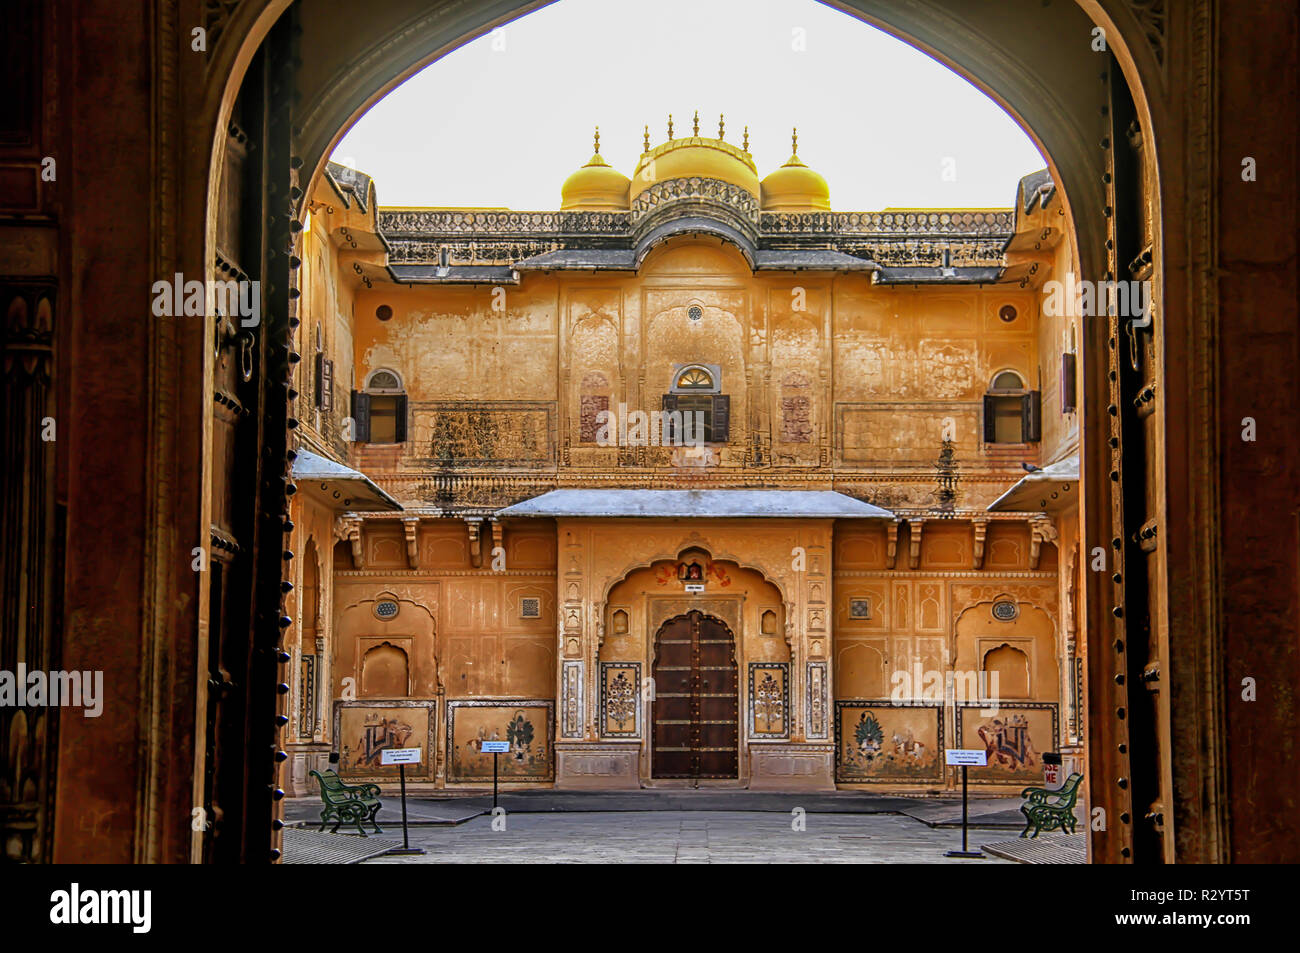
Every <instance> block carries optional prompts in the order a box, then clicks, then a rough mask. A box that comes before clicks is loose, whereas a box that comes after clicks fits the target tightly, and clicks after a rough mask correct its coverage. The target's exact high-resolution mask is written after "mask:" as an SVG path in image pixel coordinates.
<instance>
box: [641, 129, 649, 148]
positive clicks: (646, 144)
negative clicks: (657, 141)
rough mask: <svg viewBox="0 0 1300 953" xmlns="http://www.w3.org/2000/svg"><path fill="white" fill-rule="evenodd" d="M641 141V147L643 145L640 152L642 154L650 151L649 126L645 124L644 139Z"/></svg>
mask: <svg viewBox="0 0 1300 953" xmlns="http://www.w3.org/2000/svg"><path fill="white" fill-rule="evenodd" d="M641 141H642V145H643V148H642V149H641V151H642V152H649V151H650V126H649V124H647V125H646V127H645V138H643V139H642V140H641Z"/></svg>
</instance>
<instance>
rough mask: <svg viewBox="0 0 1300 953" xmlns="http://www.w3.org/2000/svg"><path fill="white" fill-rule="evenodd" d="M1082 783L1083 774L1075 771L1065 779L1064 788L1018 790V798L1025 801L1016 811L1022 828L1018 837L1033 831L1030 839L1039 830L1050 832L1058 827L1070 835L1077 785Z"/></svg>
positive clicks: (1077, 794) (1077, 793) (1072, 830)
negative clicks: (1021, 819) (1023, 817)
mask: <svg viewBox="0 0 1300 953" xmlns="http://www.w3.org/2000/svg"><path fill="white" fill-rule="evenodd" d="M1082 781H1083V775H1082V774H1079V773H1077V772H1076V773H1074V774H1071V775H1070V776H1069V777H1068V778H1066V779H1065V785H1064V786H1063V787H1062V788H1061V789H1060V790H1059V791H1049V790H1047V788H1025V789H1024V790H1023V791H1021V792H1020V796H1021V797H1023V798H1028V799H1029V800H1027V801H1026V802H1025V803H1024V804H1022V805H1020V812H1021V813H1022V814H1024V815H1025V829H1024V830H1023V831H1021V832H1020V836H1021V837H1024V836H1025V835H1027V834H1028V833H1029V829H1030V828H1033V831H1034V834H1033V836H1034V837H1037V836H1038V833H1039V831H1050V830H1054V829H1055V828H1058V827H1059V828H1060V829H1061V831H1062V832H1063V833H1066V834H1073V833H1074V825H1075V823H1076V821H1075V817H1074V805H1075V802H1076V801H1078V800H1079V784H1080V782H1082Z"/></svg>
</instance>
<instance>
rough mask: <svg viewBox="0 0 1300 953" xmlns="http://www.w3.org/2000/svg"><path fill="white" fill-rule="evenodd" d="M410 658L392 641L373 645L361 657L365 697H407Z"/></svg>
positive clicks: (409, 684) (408, 692) (408, 691)
mask: <svg viewBox="0 0 1300 953" xmlns="http://www.w3.org/2000/svg"><path fill="white" fill-rule="evenodd" d="M410 688H411V671H410V660H409V659H408V658H407V655H406V652H405V651H404V650H403V649H400V648H398V647H397V646H395V645H393V643H391V642H382V643H380V644H379V645H375V646H372V647H371V648H370V649H368V650H367V651H366V654H365V655H364V656H362V658H361V685H360V689H361V690H360V692H359V693H358V694H360V695H361V697H363V698H405V697H406V696H407V695H409V694H410Z"/></svg>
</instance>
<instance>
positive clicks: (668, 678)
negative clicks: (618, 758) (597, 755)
mask: <svg viewBox="0 0 1300 953" xmlns="http://www.w3.org/2000/svg"><path fill="white" fill-rule="evenodd" d="M653 675H654V686H655V692H654V703H653V705H652V709H651V710H652V712H653V735H652V740H653V749H652V750H651V754H650V756H651V776H652V777H655V778H687V779H695V780H699V779H701V778H736V777H739V753H740V723H739V697H738V696H739V674H738V670H737V666H736V639H735V636H734V635H733V634H732V632H731V629H729V628H728V627H727V626H726V624H725V623H723V622H721V621H720V620H718V619H715V618H714V617H712V616H709V615H705V614H704V613H703V612H700V611H698V610H693V611H691V612H688V613H686V614H685V615H680V616H677V617H675V618H673V619H669V620H668V621H667V622H665V623H664V624H663V625H662V626H661V627H660V628H659V632H658V633H657V634H656V635H655V654H654V669H653Z"/></svg>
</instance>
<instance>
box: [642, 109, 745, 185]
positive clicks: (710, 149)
mask: <svg viewBox="0 0 1300 953" xmlns="http://www.w3.org/2000/svg"><path fill="white" fill-rule="evenodd" d="M672 129H673V126H672V117H671V116H669V117H668V141H667V142H664V143H660V144H659V145H657V146H655V147H654V148H653V149H651V148H649V146H648V143H649V135H648V133H647V136H646V142H647V148H646V151H645V152H644V153H642V155H641V159H640V161H638V162H637V164H636V172H635V173H634V174H633V176H632V188H631V190H630V192H629V195H628V198H629V199H631V200H635V199H636V197H637V196H638V195H640V194H641V193H642V192H644V191H645V190H646V189H648V188H650V186H652V185H654V184H655V183H657V182H666V181H668V180H669V179H690V178H701V179H720V180H721V181H723V182H730V183H731V184H732V185H738V186H740V187H741V188H742V189H745V190H747V191H749V192H751V193H753V194H754V195H755V196H757V195H758V191H759V183H758V169H757V168H756V167H755V166H754V160H753V158H752V157H751V156H750V154H749V152H748V151H747V150H746V149H742V148H741V147H739V146H734V145H732V144H731V143H730V142H727V141H725V140H724V139H723V138H722V136H723V133H724V124H723V120H722V118H721V117H719V120H718V138H716V139H710V138H707V137H703V136H701V135H700V134H699V133H700V120H699V113H696V114H695V125H694V129H693V132H694V134H693V135H691V136H689V137H688V138H685V139H674V138H673V133H672ZM746 139H748V131H747V132H746Z"/></svg>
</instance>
